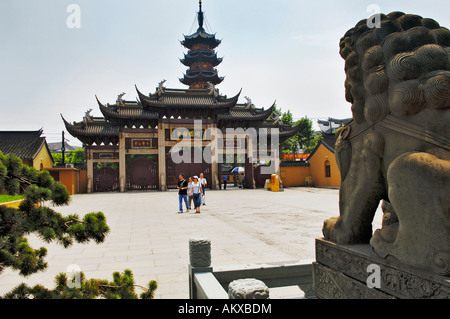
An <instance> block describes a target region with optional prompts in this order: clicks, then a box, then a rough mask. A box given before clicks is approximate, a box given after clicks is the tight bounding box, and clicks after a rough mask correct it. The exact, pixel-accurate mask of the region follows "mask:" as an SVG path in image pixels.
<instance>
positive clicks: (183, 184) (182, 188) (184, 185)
mask: <svg viewBox="0 0 450 319" xmlns="http://www.w3.org/2000/svg"><path fill="white" fill-rule="evenodd" d="M178 179H179V181H178V184H177V185H178V186H177V188H178V202H179V204H180V210H179V211H178V212H179V213H180V214H181V213H183V200H184V203H185V204H186V210H189V209H190V207H189V204H188V200H187V190H188V181H187V180H186V179H185V178H184V175H183V174H180V175H178Z"/></svg>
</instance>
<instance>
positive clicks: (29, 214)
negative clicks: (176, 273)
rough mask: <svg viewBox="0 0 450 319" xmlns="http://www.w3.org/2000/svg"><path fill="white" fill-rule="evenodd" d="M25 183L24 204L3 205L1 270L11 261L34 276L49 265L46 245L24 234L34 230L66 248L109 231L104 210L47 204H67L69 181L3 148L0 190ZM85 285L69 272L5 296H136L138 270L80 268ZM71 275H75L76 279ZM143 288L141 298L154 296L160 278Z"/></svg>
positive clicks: (0, 214)
mask: <svg viewBox="0 0 450 319" xmlns="http://www.w3.org/2000/svg"><path fill="white" fill-rule="evenodd" d="M21 184H22V185H25V186H26V190H25V192H24V196H25V200H24V201H23V202H22V203H21V204H20V206H19V209H14V208H8V207H3V206H0V272H2V270H3V269H4V268H6V267H9V268H12V269H14V270H17V271H19V273H20V274H21V275H22V276H29V275H32V274H34V273H36V272H38V271H42V270H44V269H45V268H46V267H47V263H46V262H45V259H44V258H45V257H46V255H47V250H46V249H45V248H44V247H41V248H39V249H33V248H32V247H30V245H29V244H28V240H27V239H26V237H25V236H27V235H29V234H31V233H34V234H37V235H38V236H39V237H40V238H41V239H42V240H43V241H44V242H46V243H50V242H53V241H55V242H57V243H59V244H60V245H62V246H64V247H65V248H67V247H69V246H71V245H72V244H73V242H74V241H75V242H78V243H88V242H90V241H94V242H96V243H97V244H100V243H102V242H103V241H104V240H105V238H106V235H107V234H108V233H109V226H108V225H107V223H106V217H105V215H104V214H103V213H102V212H96V213H89V214H86V215H85V216H84V217H83V218H80V217H79V216H78V215H75V214H73V215H68V216H63V215H62V214H60V213H58V212H55V211H54V210H53V209H51V208H50V207H47V206H45V205H43V203H44V202H47V201H48V202H50V204H52V205H53V206H61V205H67V204H68V203H69V201H70V195H69V192H68V191H67V189H66V187H65V186H64V185H62V184H60V183H58V182H55V181H54V180H53V178H52V177H51V176H50V174H49V173H48V172H47V171H37V170H36V169H34V168H30V167H27V166H25V165H22V161H21V160H20V159H18V158H17V157H15V156H14V155H6V156H4V155H3V154H2V153H1V152H0V193H1V192H2V191H3V190H6V191H7V192H8V193H9V194H11V195H14V194H17V193H19V192H20V185H21ZM79 276H80V277H79V278H80V285H81V286H80V288H73V285H71V284H70V283H71V281H69V279H68V278H67V275H65V274H59V275H58V276H57V277H56V288H55V289H54V290H49V289H47V288H45V287H43V286H42V285H36V286H34V287H29V286H27V285H25V284H20V285H19V286H17V287H16V288H14V289H13V290H12V291H11V292H9V293H7V294H6V295H5V296H4V298H8V299H28V298H34V299H93V298H106V299H130V298H131V299H136V298H138V296H137V295H136V293H135V292H134V288H135V287H136V285H135V284H134V278H133V273H132V272H131V271H130V270H125V271H124V273H123V274H120V273H118V272H117V273H114V274H113V281H112V282H109V281H107V280H98V279H91V280H85V278H84V274H83V273H80V274H79ZM71 280H72V279H71ZM141 288H143V290H144V292H143V293H142V294H141V295H140V298H142V299H150V298H153V296H154V291H155V290H156V288H157V284H156V282H155V281H151V282H150V283H149V284H148V288H144V287H141Z"/></svg>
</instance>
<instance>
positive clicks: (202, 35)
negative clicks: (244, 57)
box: [181, 28, 222, 49]
mask: <svg viewBox="0 0 450 319" xmlns="http://www.w3.org/2000/svg"><path fill="white" fill-rule="evenodd" d="M221 43H222V41H221V40H219V39H216V35H215V34H209V33H207V32H206V31H205V29H203V28H198V29H197V32H195V33H194V34H191V35H185V36H184V40H183V41H181V44H182V45H183V46H184V47H186V48H188V49H191V48H192V47H193V46H194V45H196V44H205V45H207V46H209V47H210V48H211V49H215V48H217V47H218V46H219V45H220V44H221Z"/></svg>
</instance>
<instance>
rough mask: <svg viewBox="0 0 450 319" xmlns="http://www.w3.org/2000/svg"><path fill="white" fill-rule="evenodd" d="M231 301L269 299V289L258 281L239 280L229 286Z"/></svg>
mask: <svg viewBox="0 0 450 319" xmlns="http://www.w3.org/2000/svg"><path fill="white" fill-rule="evenodd" d="M228 297H229V299H269V288H268V287H267V286H266V284H265V283H264V282H262V281H261V280H257V279H239V280H235V281H233V282H231V283H230V284H229V285H228Z"/></svg>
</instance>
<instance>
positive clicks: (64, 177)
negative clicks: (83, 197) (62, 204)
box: [47, 168, 80, 195]
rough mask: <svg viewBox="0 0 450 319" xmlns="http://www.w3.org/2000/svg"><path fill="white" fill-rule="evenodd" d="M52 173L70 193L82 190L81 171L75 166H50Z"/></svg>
mask: <svg viewBox="0 0 450 319" xmlns="http://www.w3.org/2000/svg"><path fill="white" fill-rule="evenodd" d="M47 170H48V171H49V172H50V174H51V175H52V176H53V178H55V180H57V181H58V182H60V183H61V184H62V185H64V186H66V188H67V191H68V192H69V194H70V195H74V194H78V193H79V192H80V171H79V170H78V169H75V168H49V169H47Z"/></svg>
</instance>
